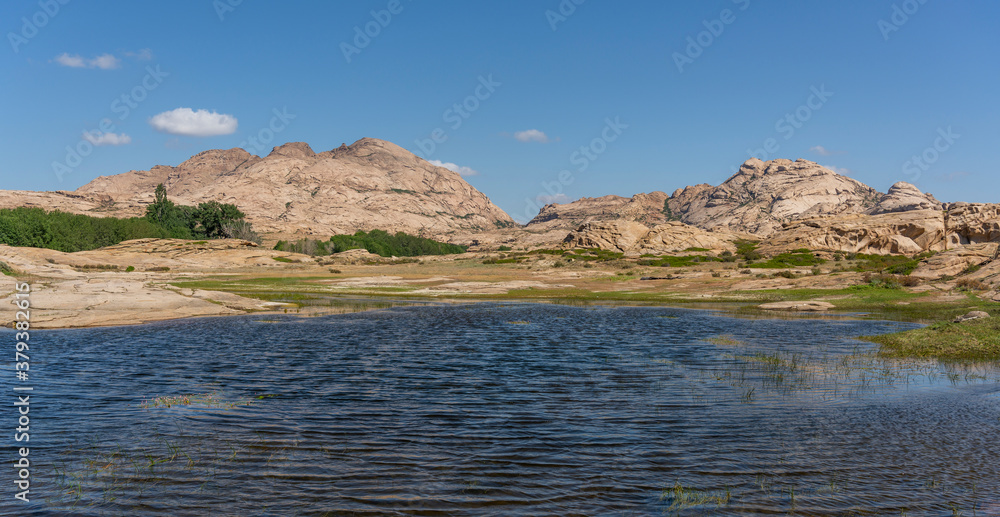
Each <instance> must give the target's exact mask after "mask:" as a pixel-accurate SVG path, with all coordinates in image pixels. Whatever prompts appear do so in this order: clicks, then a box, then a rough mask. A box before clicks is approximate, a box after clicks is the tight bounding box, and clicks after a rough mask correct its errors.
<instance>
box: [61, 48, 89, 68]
mask: <svg viewBox="0 0 1000 517" xmlns="http://www.w3.org/2000/svg"><path fill="white" fill-rule="evenodd" d="M56 63H59V64H60V65H62V66H69V67H73V68H86V66H87V63H86V62H84V60H83V58H82V57H80V56H71V55H69V54H67V53H65V52H63V53H62V54H59V55H58V56H56Z"/></svg>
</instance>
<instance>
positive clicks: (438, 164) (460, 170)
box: [428, 160, 479, 176]
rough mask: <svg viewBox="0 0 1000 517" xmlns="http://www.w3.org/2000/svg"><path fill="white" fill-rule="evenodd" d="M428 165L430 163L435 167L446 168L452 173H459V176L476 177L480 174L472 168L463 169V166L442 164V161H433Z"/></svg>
mask: <svg viewBox="0 0 1000 517" xmlns="http://www.w3.org/2000/svg"><path fill="white" fill-rule="evenodd" d="M428 163H430V164H431V165H433V166H435V167H444V168H445V169H448V170H450V171H451V172H455V173H458V175H459V176H475V175H476V174H479V172H478V171H476V170H473V169H472V168H470V167H463V166H461V165H456V164H454V163H450V162H442V161H441V160H431V161H430V162H428Z"/></svg>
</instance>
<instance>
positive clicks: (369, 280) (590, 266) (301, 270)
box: [0, 240, 1000, 360]
mask: <svg viewBox="0 0 1000 517" xmlns="http://www.w3.org/2000/svg"><path fill="white" fill-rule="evenodd" d="M491 258H493V254H490V253H465V254H461V255H442V256H426V257H417V258H414V259H407V260H385V261H379V262H373V263H354V262H351V261H343V262H338V261H337V257H336V256H331V257H311V256H308V255H299V254H294V253H288V252H280V251H275V250H268V249H262V248H259V247H250V246H247V245H246V243H245V242H242V241H229V242H227V241H209V242H205V241H193V242H192V241H169V240H158V241H151V240H142V241H128V242H126V243H123V244H121V245H117V246H114V247H112V248H102V249H98V250H92V251H85V252H76V253H62V252H58V251H54V250H48V249H40V248H13V247H9V246H0V261H3V262H4V263H6V264H8V266H9V268H10V269H11V270H12V271H11V272H10V274H7V275H4V276H0V288H3V289H5V290H6V291H7V293H8V294H7V296H6V297H7V298H8V300H12V299H13V292H14V289H13V285H14V282H15V279H17V280H18V281H22V282H25V281H26V282H28V283H29V284H30V285H31V286H32V293H31V298H30V299H31V305H32V314H31V326H32V328H37V329H73V328H99V327H111V326H132V325H141V324H146V323H155V322H162V321H171V320H178V319H185V318H195V317H212V316H230V315H233V316H235V315H247V314H260V315H275V314H278V315H280V314H287V313H292V312H294V313H296V314H301V315H303V316H311V315H320V314H332V313H336V312H358V311H360V310H365V309H366V307H365V306H366V305H367V306H373V305H377V306H378V307H374V308H382V307H383V306H385V304H400V305H403V304H406V305H409V304H419V303H476V302H503V301H510V302H520V303H564V304H588V305H593V304H606V305H635V306H656V307H673V308H682V309H697V310H716V309H717V310H721V311H724V312H727V313H730V314H733V315H737V316H751V315H752V317H764V318H802V317H816V316H817V315H824V316H832V317H846V318H851V319H855V318H856V319H884V320H889V321H900V322H916V323H922V324H932V325H933V324H941V323H943V322H945V321H949V320H951V319H953V318H955V317H957V316H961V315H963V314H966V313H967V312H969V311H986V312H987V313H989V314H990V315H992V316H995V317H996V316H1000V303H996V302H993V301H990V300H984V299H981V298H979V297H978V296H976V294H981V293H973V292H969V291H964V290H961V289H959V288H957V287H956V285H955V284H954V283H952V284H949V283H947V282H944V281H921V282H917V284H918V285H916V286H912V287H904V286H902V285H894V286H887V285H882V284H876V283H875V280H872V281H871V282H870V283H866V282H869V280H868V278H869V276H870V274H868V273H863V272H860V271H855V270H852V268H853V269H861V267H860V266H859V265H858V264H856V263H850V262H846V261H845V262H839V261H837V262H835V263H834V264H828V265H826V266H823V267H798V268H795V267H789V268H785V269H781V270H776V269H773V268H771V269H767V268H754V267H753V266H742V265H740V266H738V265H736V264H725V263H719V262H708V263H702V264H695V265H690V266H684V267H654V266H643V265H641V264H638V263H637V262H638V261H637V260H634V259H626V258H618V259H615V260H609V261H588V262H583V263H581V262H580V261H577V262H570V263H567V262H565V261H563V260H560V259H559V257H555V258H553V257H551V256H547V255H538V256H537V257H532V258H531V259H530V260H528V261H525V262H523V263H522V262H518V263H506V264H503V263H501V264H497V263H495V262H493V261H491V260H490V259H491ZM831 266H832V267H831ZM806 302H808V304H807V303H806ZM775 303H777V304H779V305H780V304H782V303H783V304H786V305H791V306H803V304H807V305H811V306H812V307H811V308H812V309H815V310H817V311H819V312H813V311H809V312H804V313H800V312H798V311H795V310H791V311H787V312H786V311H768V310H763V309H762V308H761V307H759V306H760V305H763V304H775ZM352 306H353V308H352ZM359 307H360V308H359ZM792 308H793V309H794V307H792ZM994 319H995V320H997V321H1000V318H994ZM12 322H13V313H10V316H9V317H8V318H7V321H5V322H4V324H5V326H10V325H12ZM963 325H964V324H963ZM972 327H973V326H971V325H970V326H969V328H972ZM949 332H951V331H949ZM925 334H926V336H925V337H927V338H928V339H930V338H933V339H937V338H935V336H938V335H940V336H945V335H947V334H948V333H938V334H932V333H930V332H926V333H925ZM963 335H964V334H963ZM982 335H984V336H986V338H985V339H986V342H987V345H989V346H986V347H985V348H984V347H983V346H982V345H983V343H973V344H974V345H975V346H977V347H979V348H982V349H983V350H985V352H984V353H985V354H986V355H985V356H984V358H987V359H990V360H992V357H994V356H995V357H996V358H1000V344H997V345H996V346H995V347H994V345H993V344H992V343H993V341H992V338H991V337H989V336H990V335H989V333H988V332H986V333H985V334H982ZM966 338H968V336H966V337H963V338H962V339H959V341H963V340H964V341H969V339H972V340H973V341H976V340H979V341H982V340H983V339H982V338H979V337H975V336H972V337H971V338H969V339H966ZM908 339H909V338H908ZM948 339H952V338H951V337H949V338H948ZM883 341H884V340H883ZM910 341H913V340H912V339H910ZM881 344H883V345H884V346H885V345H886V342H882V343H881ZM911 345H912V343H911ZM991 347H992V348H991ZM911 348H912V347H911ZM994 348H995V349H996V350H995V352H994Z"/></svg>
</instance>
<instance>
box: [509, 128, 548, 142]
mask: <svg viewBox="0 0 1000 517" xmlns="http://www.w3.org/2000/svg"><path fill="white" fill-rule="evenodd" d="M514 138H515V139H517V140H518V141H519V142H540V143H543V144H544V143H547V142H548V141H549V137H548V135H546V134H545V133H543V132H541V131H539V130H537V129H529V130H527V131H518V132H517V133H514Z"/></svg>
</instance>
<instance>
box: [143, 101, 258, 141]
mask: <svg viewBox="0 0 1000 517" xmlns="http://www.w3.org/2000/svg"><path fill="white" fill-rule="evenodd" d="M238 123H239V122H238V121H237V120H236V117H234V116H232V115H226V114H223V113H216V112H214V111H208V110H203V109H201V110H197V111H195V110H192V109H191V108H177V109H175V110H171V111H164V112H163V113H160V114H159V115H155V116H153V117H152V118H150V119H149V125H150V126H152V127H153V129H155V130H157V131H160V132H162V133H170V134H171V135H184V136H218V135H230V134H233V133H235V132H236V127H237V125H238Z"/></svg>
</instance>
